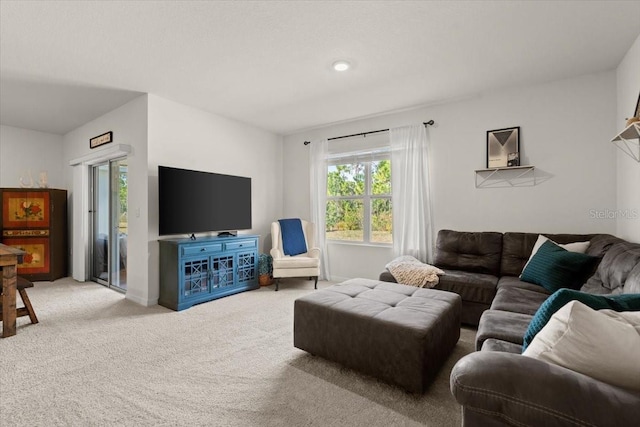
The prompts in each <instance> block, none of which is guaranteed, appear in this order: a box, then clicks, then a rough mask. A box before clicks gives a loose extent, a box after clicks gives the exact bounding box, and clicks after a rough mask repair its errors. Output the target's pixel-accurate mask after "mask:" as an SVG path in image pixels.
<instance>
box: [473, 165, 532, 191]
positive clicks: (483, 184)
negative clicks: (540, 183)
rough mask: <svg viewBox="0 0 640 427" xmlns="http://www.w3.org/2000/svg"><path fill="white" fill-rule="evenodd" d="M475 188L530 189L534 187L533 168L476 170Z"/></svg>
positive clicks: (513, 167) (516, 167)
mask: <svg viewBox="0 0 640 427" xmlns="http://www.w3.org/2000/svg"><path fill="white" fill-rule="evenodd" d="M475 172H476V188H491V187H530V186H534V185H536V167H535V166H510V167H503V168H488V169H476V171H475Z"/></svg>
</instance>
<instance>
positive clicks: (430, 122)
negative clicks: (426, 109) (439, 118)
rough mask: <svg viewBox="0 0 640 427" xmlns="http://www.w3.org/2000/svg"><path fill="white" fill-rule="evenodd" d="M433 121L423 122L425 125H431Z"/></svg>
mask: <svg viewBox="0 0 640 427" xmlns="http://www.w3.org/2000/svg"><path fill="white" fill-rule="evenodd" d="M434 123H435V122H434V121H433V120H429V121H428V122H426V123H425V125H429V126H433V124H434Z"/></svg>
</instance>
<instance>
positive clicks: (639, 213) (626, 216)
mask: <svg viewBox="0 0 640 427" xmlns="http://www.w3.org/2000/svg"><path fill="white" fill-rule="evenodd" d="M616 77H617V94H618V114H617V117H616V130H615V132H614V134H615V133H617V132H619V131H621V130H622V129H624V126H625V123H626V119H627V118H628V117H631V116H633V113H634V111H635V107H636V103H637V102H638V96H640V95H639V93H640V36H638V38H637V39H636V41H635V43H634V44H633V46H632V47H631V49H629V51H628V52H627V54H626V56H625V57H624V59H623V60H622V62H621V63H620V65H619V66H618V69H617V70H616ZM611 137H613V135H612V136H611ZM616 151H617V164H618V189H617V190H618V193H617V194H618V204H617V207H616V209H615V211H616V214H617V215H618V228H617V235H618V236H620V237H622V238H623V239H627V240H630V241H633V242H640V164H639V163H638V162H636V161H635V160H633V159H632V158H631V157H629V156H628V155H626V154H624V153H623V152H622V151H621V150H616ZM612 210H613V209H612Z"/></svg>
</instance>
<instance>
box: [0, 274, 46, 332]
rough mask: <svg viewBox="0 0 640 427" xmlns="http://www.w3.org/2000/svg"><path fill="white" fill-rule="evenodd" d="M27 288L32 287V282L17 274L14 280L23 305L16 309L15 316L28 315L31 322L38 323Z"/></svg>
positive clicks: (0, 308)
mask: <svg viewBox="0 0 640 427" xmlns="http://www.w3.org/2000/svg"><path fill="white" fill-rule="evenodd" d="M27 288H33V283H32V282H30V281H29V280H27V279H25V278H23V277H20V276H18V277H17V282H16V289H17V290H18V293H19V294H20V298H22V303H23V304H24V307H20V308H17V309H16V317H22V316H29V319H30V320H31V323H38V317H36V312H35V311H34V310H33V306H32V305H31V301H30V300H29V297H28V296H27V291H26V289H27ZM1 318H2V305H0V319H1Z"/></svg>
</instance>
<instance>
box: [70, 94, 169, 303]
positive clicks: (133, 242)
mask: <svg viewBox="0 0 640 427" xmlns="http://www.w3.org/2000/svg"><path fill="white" fill-rule="evenodd" d="M108 131H113V142H112V143H110V144H106V145H104V146H102V147H99V148H96V149H93V150H92V149H90V148H89V139H90V138H92V137H94V136H97V135H100V134H103V133H105V132H108ZM116 144H127V145H130V146H131V148H132V151H131V153H130V154H129V155H128V165H129V170H128V173H129V174H128V192H129V193H128V209H129V216H128V220H129V229H128V238H127V245H128V250H127V295H126V297H127V298H128V299H131V300H133V301H135V302H137V303H140V304H143V305H153V304H155V303H156V301H154V300H153V297H150V296H149V294H150V291H149V287H150V284H149V278H148V274H147V265H148V258H149V256H148V253H147V228H148V226H147V223H148V220H147V217H148V212H147V210H148V209H147V206H148V203H147V188H148V185H147V182H148V179H147V95H143V96H140V97H138V98H136V99H134V100H132V101H130V102H128V103H127V104H125V105H123V106H122V107H119V108H117V109H115V110H113V111H110V112H109V113H107V114H105V115H103V116H101V117H98V118H97V119H95V120H92V121H91V122H89V123H87V124H85V125H83V126H81V127H79V128H77V129H75V130H73V131H71V132H69V133H68V134H66V135H65V136H64V154H63V157H64V165H65V166H64V167H65V178H66V187H67V188H68V189H69V209H68V211H69V213H70V218H69V224H70V228H71V235H70V242H72V248H73V251H74V256H73V257H72V268H73V269H74V275H73V276H74V278H76V279H80V280H82V279H83V277H77V275H76V274H75V271H80V270H77V269H78V267H79V266H78V265H77V264H78V263H82V262H83V259H84V255H83V254H84V250H86V246H87V245H88V228H89V225H88V222H87V214H86V210H85V209H86V208H85V207H83V204H86V203H87V201H88V195H89V193H88V188H87V187H86V184H87V182H86V180H87V176H86V173H85V174H84V176H83V175H81V174H78V171H79V169H82V170H84V171H85V172H86V170H88V166H77V167H72V166H69V161H70V160H72V159H78V158H81V157H83V156H100V155H101V153H104V152H105V151H108V150H112V149H113V148H114V147H115V146H116ZM78 168H79V169H78ZM83 184H84V185H85V187H84V188H82V187H81V185H83ZM74 264H75V265H74ZM81 271H84V269H82V270H81ZM83 276H84V274H83ZM84 278H87V277H84ZM155 286H157V284H155ZM155 298H156V300H157V296H156V297H155Z"/></svg>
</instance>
